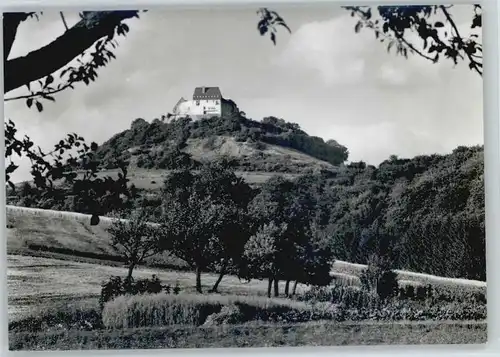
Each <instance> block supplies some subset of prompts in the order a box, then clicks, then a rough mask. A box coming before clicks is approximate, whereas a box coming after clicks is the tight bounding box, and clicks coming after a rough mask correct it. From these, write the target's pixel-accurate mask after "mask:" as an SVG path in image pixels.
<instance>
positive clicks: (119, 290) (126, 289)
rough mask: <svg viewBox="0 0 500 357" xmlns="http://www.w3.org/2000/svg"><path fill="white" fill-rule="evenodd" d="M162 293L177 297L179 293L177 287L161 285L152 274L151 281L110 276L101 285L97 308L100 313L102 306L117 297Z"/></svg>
mask: <svg viewBox="0 0 500 357" xmlns="http://www.w3.org/2000/svg"><path fill="white" fill-rule="evenodd" d="M162 291H164V292H165V293H166V294H171V293H172V294H174V295H177V294H179V292H180V287H179V285H175V286H174V287H171V286H170V285H162V284H161V281H160V279H159V278H158V277H157V276H156V275H154V274H153V277H152V279H137V280H134V279H133V278H132V277H130V278H129V277H127V278H125V279H122V278H121V277H119V276H112V277H110V278H109V280H108V281H106V282H103V283H102V284H101V295H100V297H99V306H100V308H101V311H102V310H103V309H104V305H105V304H106V303H107V302H108V301H111V300H113V299H115V298H116V297H118V296H122V295H141V294H158V293H160V292H162Z"/></svg>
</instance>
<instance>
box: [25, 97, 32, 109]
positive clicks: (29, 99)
mask: <svg viewBox="0 0 500 357" xmlns="http://www.w3.org/2000/svg"><path fill="white" fill-rule="evenodd" d="M26 105H27V106H28V108H31V106H32V105H33V98H28V99H26Z"/></svg>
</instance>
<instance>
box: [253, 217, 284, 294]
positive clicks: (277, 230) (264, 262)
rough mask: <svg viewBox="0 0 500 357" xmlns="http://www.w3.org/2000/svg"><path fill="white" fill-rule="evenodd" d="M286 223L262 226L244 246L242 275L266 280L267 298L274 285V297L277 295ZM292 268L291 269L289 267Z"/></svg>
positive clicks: (272, 223)
mask: <svg viewBox="0 0 500 357" xmlns="http://www.w3.org/2000/svg"><path fill="white" fill-rule="evenodd" d="M286 229H287V225H286V223H280V224H279V225H277V224H276V223H274V222H271V223H269V224H264V225H262V226H261V227H260V228H259V230H258V232H257V233H256V234H255V235H253V236H251V237H250V239H249V240H248V242H247V243H246V245H245V251H244V261H245V266H244V267H243V268H244V273H243V275H244V276H245V277H258V278H263V277H266V278H267V279H268V286H267V296H268V297H271V290H272V287H273V282H275V284H274V296H278V295H279V289H278V284H277V283H276V281H278V279H279V275H280V272H281V271H282V269H283V266H282V260H281V258H282V254H281V244H282V241H283V237H284V234H285V233H286ZM289 268H292V267H289Z"/></svg>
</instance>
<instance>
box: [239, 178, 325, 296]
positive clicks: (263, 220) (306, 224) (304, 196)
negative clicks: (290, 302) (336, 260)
mask: <svg viewBox="0 0 500 357" xmlns="http://www.w3.org/2000/svg"><path fill="white" fill-rule="evenodd" d="M309 180H310V177H307V176H304V177H302V178H299V179H298V180H296V181H295V182H292V181H289V180H286V179H284V178H282V177H273V178H271V179H269V180H268V182H266V184H265V185H264V186H263V187H262V189H261V192H259V194H258V195H257V196H256V197H255V199H254V200H253V201H252V203H251V206H250V207H251V208H250V212H251V215H252V216H253V217H255V219H256V222H257V225H258V227H260V228H259V231H260V234H259V235H257V236H255V237H254V238H253V239H257V238H256V237H261V236H267V237H271V238H268V241H269V240H271V241H272V242H273V245H272V252H273V253H272V255H269V254H268V253H265V254H264V256H267V257H271V258H272V259H273V261H272V262H269V263H270V264H271V265H272V269H270V268H268V269H267V270H266V271H265V274H266V275H262V274H263V272H262V271H261V270H259V269H257V270H255V271H252V270H251V269H250V268H249V269H248V271H246V272H244V274H245V275H247V276H250V277H256V278H268V279H269V280H270V282H269V283H270V284H271V283H274V292H275V295H276V296H277V295H279V281H280V280H285V282H286V283H285V294H286V295H289V293H290V291H289V288H290V282H291V281H294V280H295V281H300V282H304V283H313V282H319V280H320V279H318V277H319V276H320V275H322V276H323V277H324V276H325V275H326V276H328V275H329V271H330V267H329V266H327V265H325V264H324V262H327V261H332V254H331V252H330V251H329V249H328V248H327V246H325V245H324V244H323V243H324V242H321V243H320V241H316V240H315V237H314V234H313V233H312V224H313V223H314V220H315V219H316V217H315V216H316V214H317V213H318V212H319V210H317V197H315V196H314V188H313V186H312V185H311V182H309ZM255 246H256V244H252V245H250V246H249V247H247V249H246V259H252V258H258V259H257V260H256V262H252V261H248V263H247V264H248V265H249V266H250V267H255V266H257V265H258V264H260V260H259V259H262V257H261V256H260V255H259V254H256V253H255V252H253V253H252V254H250V252H248V249H256V248H255ZM265 247H267V248H266V249H270V248H269V246H265ZM262 249H263V252H267V250H266V249H264V248H262ZM257 251H258V249H257ZM314 255H316V256H314ZM321 270H323V271H322V272H321ZM323 281H324V280H323ZM327 283H328V282H327ZM327 283H326V284H327ZM295 287H296V285H295ZM294 290H295V288H294Z"/></svg>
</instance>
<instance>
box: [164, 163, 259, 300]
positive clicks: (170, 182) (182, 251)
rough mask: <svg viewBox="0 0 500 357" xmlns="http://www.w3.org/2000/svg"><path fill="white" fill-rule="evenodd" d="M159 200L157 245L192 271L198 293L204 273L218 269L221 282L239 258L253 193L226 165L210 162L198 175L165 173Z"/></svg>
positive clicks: (247, 229)
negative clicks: (159, 221)
mask: <svg viewBox="0 0 500 357" xmlns="http://www.w3.org/2000/svg"><path fill="white" fill-rule="evenodd" d="M162 195H163V204H162V207H163V214H162V219H161V224H162V227H163V232H164V235H163V238H162V240H161V246H162V247H163V248H164V249H166V250H168V251H171V252H172V253H173V254H175V255H176V256H178V257H179V258H181V259H183V260H185V261H186V262H187V263H188V264H189V265H191V267H192V268H193V269H195V270H196V273H197V281H196V288H197V291H198V292H201V277H200V276H201V272H202V271H203V270H206V269H209V268H211V269H213V270H217V271H219V273H220V279H222V276H223V275H224V274H225V273H226V272H227V268H228V265H229V264H230V262H238V260H239V258H240V257H241V254H242V250H243V246H244V244H245V241H246V239H248V232H249V230H250V228H251V220H250V219H248V215H247V214H246V208H247V205H248V202H249V200H250V199H251V198H252V190H251V188H250V187H249V186H248V184H246V183H245V182H244V180H243V179H241V178H239V177H237V176H236V175H235V174H234V172H232V171H230V170H229V169H228V166H227V163H225V162H215V163H209V164H206V165H205V166H204V167H203V168H202V170H201V171H200V173H198V174H196V173H193V172H192V171H190V170H185V169H184V170H179V171H175V172H172V173H170V174H169V176H168V177H167V178H166V180H165V184H164V189H163V192H162ZM218 283H220V280H219V281H218ZM218 283H216V284H215V285H214V287H213V290H216V289H217V285H218Z"/></svg>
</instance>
